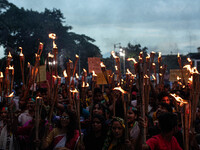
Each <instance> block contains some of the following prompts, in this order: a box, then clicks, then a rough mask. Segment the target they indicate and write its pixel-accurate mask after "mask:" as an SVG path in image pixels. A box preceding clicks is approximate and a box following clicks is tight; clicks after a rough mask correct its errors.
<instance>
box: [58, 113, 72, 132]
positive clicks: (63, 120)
mask: <svg viewBox="0 0 200 150" xmlns="http://www.w3.org/2000/svg"><path fill="white" fill-rule="evenodd" d="M69 122H70V120H69V115H68V114H67V113H65V112H64V113H63V114H62V115H61V116H60V123H61V126H62V127H63V128H64V127H67V126H68V125H69Z"/></svg>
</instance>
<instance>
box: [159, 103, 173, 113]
mask: <svg viewBox="0 0 200 150" xmlns="http://www.w3.org/2000/svg"><path fill="white" fill-rule="evenodd" d="M159 105H160V106H162V107H163V108H165V109H167V111H168V112H170V113H172V107H171V106H170V105H169V104H167V103H163V102H162V103H160V104H159Z"/></svg>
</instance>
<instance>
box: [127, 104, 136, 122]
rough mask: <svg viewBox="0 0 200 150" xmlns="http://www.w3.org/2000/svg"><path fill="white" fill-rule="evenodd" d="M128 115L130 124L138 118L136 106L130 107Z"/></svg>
mask: <svg viewBox="0 0 200 150" xmlns="http://www.w3.org/2000/svg"><path fill="white" fill-rule="evenodd" d="M127 117H128V118H127V119H128V120H127V121H128V123H129V124H131V123H134V122H135V120H136V119H137V109H136V108H135V107H129V108H128V115H127Z"/></svg>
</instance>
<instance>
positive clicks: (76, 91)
mask: <svg viewBox="0 0 200 150" xmlns="http://www.w3.org/2000/svg"><path fill="white" fill-rule="evenodd" d="M70 92H72V93H79V92H78V90H77V89H76V88H75V89H74V90H70Z"/></svg>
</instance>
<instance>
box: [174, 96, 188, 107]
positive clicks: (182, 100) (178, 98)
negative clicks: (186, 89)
mask: <svg viewBox="0 0 200 150" xmlns="http://www.w3.org/2000/svg"><path fill="white" fill-rule="evenodd" d="M170 95H171V96H172V97H173V98H174V99H175V100H176V101H177V102H179V103H180V106H182V105H183V104H187V103H188V102H187V101H186V100H184V99H182V98H181V97H179V96H178V95H176V94H171V93H170Z"/></svg>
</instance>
